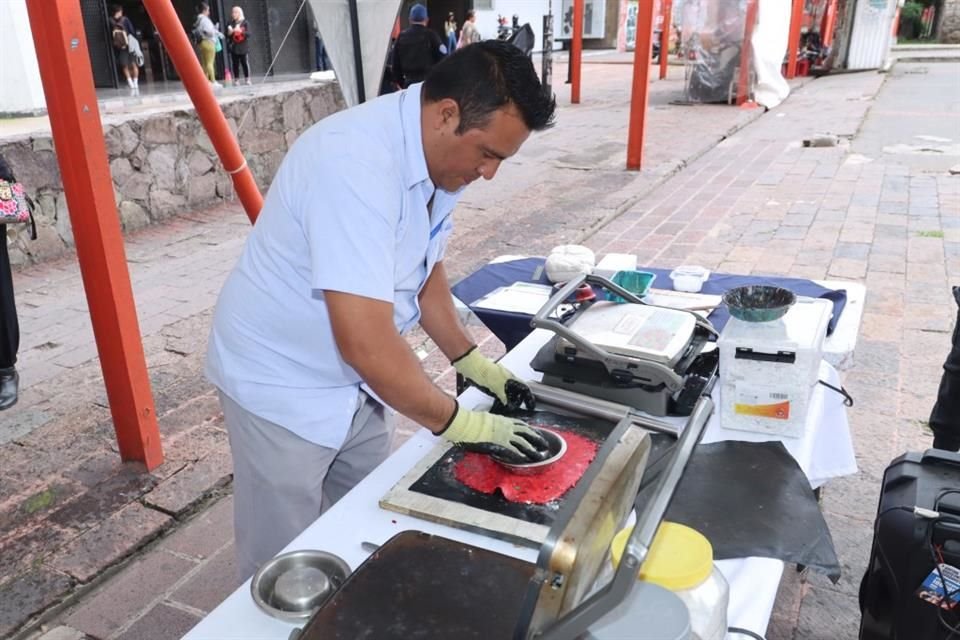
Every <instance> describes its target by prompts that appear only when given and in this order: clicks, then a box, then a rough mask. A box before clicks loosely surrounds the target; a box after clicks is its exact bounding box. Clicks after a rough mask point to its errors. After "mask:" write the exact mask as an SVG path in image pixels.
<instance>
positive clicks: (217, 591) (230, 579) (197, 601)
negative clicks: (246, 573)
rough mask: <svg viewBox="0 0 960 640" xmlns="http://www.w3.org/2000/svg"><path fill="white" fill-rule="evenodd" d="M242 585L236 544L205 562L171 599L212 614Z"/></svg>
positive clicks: (223, 549) (224, 548) (230, 545)
mask: <svg viewBox="0 0 960 640" xmlns="http://www.w3.org/2000/svg"><path fill="white" fill-rule="evenodd" d="M240 584H241V582H240V579H239V577H238V576H237V564H236V550H235V549H234V546H233V544H228V545H227V546H225V547H223V548H222V549H221V550H220V551H218V552H217V553H216V555H214V556H213V557H212V558H210V559H209V560H208V561H207V562H205V563H203V565H202V566H201V568H200V570H199V571H197V573H195V574H194V575H193V576H192V577H191V578H190V579H189V580H188V581H187V582H185V583H184V584H183V585H182V586H180V587H179V588H178V589H177V590H176V591H174V592H173V593H172V594H171V595H170V600H172V601H174V602H180V603H183V604H185V605H188V606H190V607H193V608H195V609H200V610H201V611H206V612H210V611H213V610H214V609H215V608H216V607H217V605H219V604H220V603H221V602H223V601H224V600H225V599H226V597H227V596H229V595H230V594H231V593H233V592H234V591H236V589H237V587H239V586H240Z"/></svg>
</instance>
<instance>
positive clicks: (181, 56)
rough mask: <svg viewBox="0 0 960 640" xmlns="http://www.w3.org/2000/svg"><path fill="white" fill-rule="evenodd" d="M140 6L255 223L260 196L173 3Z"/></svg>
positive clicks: (152, 1) (159, 0) (157, 0)
mask: <svg viewBox="0 0 960 640" xmlns="http://www.w3.org/2000/svg"><path fill="white" fill-rule="evenodd" d="M143 5H144V7H146V9H147V13H149V14H150V19H151V20H152V21H153V25H154V27H156V29H157V33H159V34H160V39H161V40H163V46H165V47H166V48H167V53H169V54H170V61H171V62H172V63H173V66H174V68H175V69H176V70H177V74H179V76H180V80H181V81H183V86H184V87H185V88H186V90H187V94H188V95H189V96H190V100H191V101H192V102H193V105H194V107H196V109H197V116H199V118H200V122H201V123H202V124H203V128H204V129H206V131H207V135H209V136H210V142H212V143H213V148H214V149H215V150H216V152H217V155H218V156H220V162H222V163H223V168H224V169H225V170H226V171H227V173H229V174H230V177H231V178H232V179H233V187H234V188H235V189H236V190H237V197H238V198H240V203H241V204H242V205H243V209H244V210H245V211H246V212H247V217H248V218H250V222H256V220H257V215H258V214H259V213H260V209H262V208H263V196H262V195H260V190H259V189H258V188H257V183H256V181H255V180H254V179H253V173H252V172H251V171H250V167H249V166H247V161H246V160H245V159H244V157H243V153H242V152H241V151H240V145H239V143H238V142H237V139H236V137H235V136H234V135H233V132H232V131H230V126H229V125H228V124H227V119H226V117H224V115H223V111H221V110H220V105H219V104H218V103H217V98H216V96H214V95H213V89H212V88H211V86H210V82H209V81H208V80H207V78H206V76H204V75H203V69H202V68H201V67H200V61H199V60H198V59H197V56H196V54H195V53H194V51H193V46H192V45H191V44H190V40H189V39H188V38H187V32H186V31H184V30H183V25H182V24H180V18H179V17H178V16H177V12H176V11H175V10H174V8H173V3H172V2H171V0H143Z"/></svg>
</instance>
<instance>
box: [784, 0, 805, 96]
mask: <svg viewBox="0 0 960 640" xmlns="http://www.w3.org/2000/svg"><path fill="white" fill-rule="evenodd" d="M802 24H803V0H793V13H791V15H790V36H789V38H788V39H787V78H796V77H797V54H798V53H799V52H800V27H801V25H802Z"/></svg>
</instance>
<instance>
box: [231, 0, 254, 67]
mask: <svg viewBox="0 0 960 640" xmlns="http://www.w3.org/2000/svg"><path fill="white" fill-rule="evenodd" d="M230 17H231V20H230V23H229V24H228V25H227V50H228V51H229V52H230V68H231V69H233V85H234V86H236V85H238V84H240V71H241V69H242V70H243V79H244V83H245V84H250V55H249V52H250V23H249V22H247V20H246V18H244V17H243V9H241V8H240V7H234V8H233V9H231V11H230Z"/></svg>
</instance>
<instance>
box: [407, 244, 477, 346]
mask: <svg viewBox="0 0 960 640" xmlns="http://www.w3.org/2000/svg"><path fill="white" fill-rule="evenodd" d="M420 326H422V327H423V330H424V331H426V332H427V335H428V336H430V339H431V340H433V341H434V342H435V343H436V345H437V346H438V347H440V351H442V352H443V355H445V356H446V357H447V359H448V360H453V359H455V358H458V357H460V356H462V355H463V354H464V353H466V352H467V351H468V350H469V349H470V348H471V347H472V346H473V345H474V342H473V338H471V337H470V334H469V333H467V330H466V329H465V328H464V326H463V324H462V323H461V322H460V317H459V316H458V315H457V309H456V307H454V306H453V294H451V293H450V284H449V283H448V281H447V272H446V269H444V267H443V263H442V262H438V263H437V264H436V265H434V267H433V272H432V273H431V274H430V277H429V278H427V282H426V284H424V285H423V290H422V291H421V292H420Z"/></svg>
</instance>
